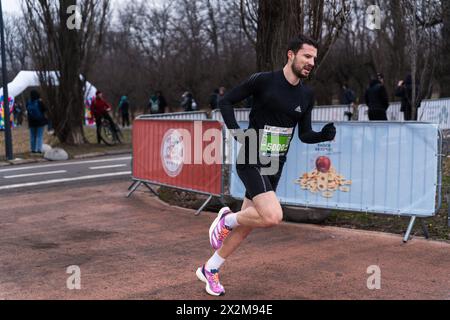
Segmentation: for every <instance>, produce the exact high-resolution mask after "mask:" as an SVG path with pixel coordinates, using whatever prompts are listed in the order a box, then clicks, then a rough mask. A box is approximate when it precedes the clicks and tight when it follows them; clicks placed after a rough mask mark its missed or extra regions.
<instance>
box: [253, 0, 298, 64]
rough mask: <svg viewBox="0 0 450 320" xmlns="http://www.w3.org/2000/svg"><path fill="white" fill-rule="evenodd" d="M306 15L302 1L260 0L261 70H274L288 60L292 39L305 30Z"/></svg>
mask: <svg viewBox="0 0 450 320" xmlns="http://www.w3.org/2000/svg"><path fill="white" fill-rule="evenodd" d="M302 16H303V8H302V6H301V1H298V0H260V1H259V9H258V31H257V42H256V52H257V67H258V70H261V71H262V70H265V71H267V70H274V69H278V68H281V67H282V66H283V65H284V64H285V63H286V59H287V58H286V54H285V53H286V48H287V43H288V41H289V40H290V39H291V38H293V37H294V36H296V35H298V34H299V33H301V32H302V31H303V21H302V20H301V17H302Z"/></svg>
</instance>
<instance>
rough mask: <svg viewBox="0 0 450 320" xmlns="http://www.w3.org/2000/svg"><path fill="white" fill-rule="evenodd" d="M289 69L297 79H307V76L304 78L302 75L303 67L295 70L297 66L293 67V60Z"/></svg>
mask: <svg viewBox="0 0 450 320" xmlns="http://www.w3.org/2000/svg"><path fill="white" fill-rule="evenodd" d="M291 69H292V72H293V73H294V74H295V75H296V76H297V77H298V78H299V79H306V78H308V76H305V75H303V74H302V70H303V69H304V67H303V68H297V66H296V65H295V60H294V63H293V64H292V66H291Z"/></svg>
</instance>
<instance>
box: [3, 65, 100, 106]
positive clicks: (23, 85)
mask: <svg viewBox="0 0 450 320" xmlns="http://www.w3.org/2000/svg"><path fill="white" fill-rule="evenodd" d="M48 77H49V78H50V79H52V80H53V81H54V84H55V85H58V78H57V77H56V72H55V71H49V72H48ZM80 78H81V79H83V76H81V75H80ZM39 85H40V81H39V76H38V72H37V71H20V72H19V73H18V74H17V76H16V77H15V78H14V80H13V81H11V82H10V83H9V84H8V95H9V96H10V97H13V98H15V97H17V96H18V95H20V94H21V93H22V92H24V91H25V90H26V89H27V88H29V87H38V86H39ZM96 91H97V89H96V88H95V87H94V86H93V85H92V84H91V83H89V82H87V81H86V87H85V97H84V98H85V100H89V99H90V98H92V97H95V92H96ZM0 96H3V88H1V89H0Z"/></svg>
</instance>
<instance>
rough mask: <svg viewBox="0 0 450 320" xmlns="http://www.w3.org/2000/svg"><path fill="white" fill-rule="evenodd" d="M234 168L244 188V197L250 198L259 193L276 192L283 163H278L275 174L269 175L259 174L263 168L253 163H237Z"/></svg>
mask: <svg viewBox="0 0 450 320" xmlns="http://www.w3.org/2000/svg"><path fill="white" fill-rule="evenodd" d="M236 169H237V173H238V175H239V178H240V179H241V181H242V183H244V186H245V189H246V191H245V197H246V198H247V199H249V200H252V199H253V198H254V197H256V196H257V195H259V194H262V193H266V192H269V191H273V192H276V190H277V186H278V182H279V181H280V178H281V173H282V172H283V164H280V167H279V169H278V172H277V173H276V174H274V175H270V176H267V175H263V174H261V170H262V169H263V168H261V167H259V166H255V165H237V166H236Z"/></svg>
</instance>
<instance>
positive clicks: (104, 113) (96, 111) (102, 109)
mask: <svg viewBox="0 0 450 320" xmlns="http://www.w3.org/2000/svg"><path fill="white" fill-rule="evenodd" d="M91 111H92V114H93V115H94V117H95V125H96V126H97V142H98V143H99V144H100V143H101V135H100V131H101V128H102V120H103V118H105V119H106V120H108V121H109V123H110V125H111V128H114V127H115V126H114V121H113V119H112V118H111V116H110V115H109V111H111V105H110V104H109V103H107V102H106V101H105V100H104V99H103V93H102V92H101V91H97V93H96V94H95V99H94V100H93V101H92V105H91Z"/></svg>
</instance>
